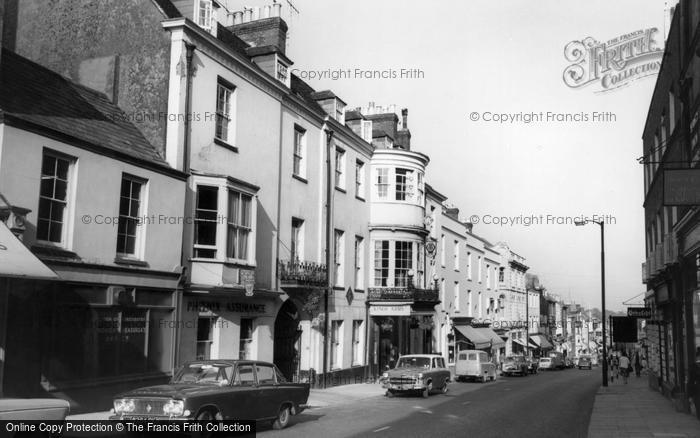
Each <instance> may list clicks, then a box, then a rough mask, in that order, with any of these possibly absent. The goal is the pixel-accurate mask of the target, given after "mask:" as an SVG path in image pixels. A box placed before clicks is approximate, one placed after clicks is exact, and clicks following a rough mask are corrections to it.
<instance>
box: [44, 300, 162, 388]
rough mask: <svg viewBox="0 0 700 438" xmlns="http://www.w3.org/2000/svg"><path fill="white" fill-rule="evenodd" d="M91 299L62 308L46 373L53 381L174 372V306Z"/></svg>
mask: <svg viewBox="0 0 700 438" xmlns="http://www.w3.org/2000/svg"><path fill="white" fill-rule="evenodd" d="M65 287H66V289H63V287H62V288H60V290H58V291H57V295H58V294H63V295H65V294H69V293H70V290H69V289H68V288H69V287H70V286H65ZM99 295H102V296H104V293H101V294H99ZM137 295H138V294H137ZM86 301H87V300H82V305H77V304H75V303H72V304H69V303H65V304H63V303H62V304H59V305H58V306H57V307H56V311H55V312H54V314H53V317H52V318H51V326H50V328H51V330H50V333H49V335H48V336H49V338H48V339H49V340H50V350H49V351H50V354H49V355H47V356H48V360H47V361H46V364H45V369H44V371H43V373H44V375H45V376H46V378H47V379H48V380H49V381H51V382H70V381H84V380H86V379H98V378H108V377H116V376H120V375H133V374H140V373H146V372H166V371H169V370H170V369H171V367H172V363H171V345H172V340H173V337H172V336H173V332H174V330H173V323H172V321H173V311H172V308H160V309H158V308H123V307H117V306H110V307H105V305H104V304H103V305H102V306H103V307H99V308H95V307H90V306H91V304H88V302H86ZM91 301H100V300H91Z"/></svg>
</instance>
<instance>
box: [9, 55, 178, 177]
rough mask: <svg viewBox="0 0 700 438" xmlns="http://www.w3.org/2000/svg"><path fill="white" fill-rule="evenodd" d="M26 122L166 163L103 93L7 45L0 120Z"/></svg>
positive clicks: (84, 140)
mask: <svg viewBox="0 0 700 438" xmlns="http://www.w3.org/2000/svg"><path fill="white" fill-rule="evenodd" d="M3 118H6V119H8V121H9V120H12V119H19V120H21V121H23V122H26V123H27V124H28V125H29V126H33V127H38V128H40V129H41V130H42V132H43V131H46V130H48V131H51V132H53V133H58V134H61V135H62V136H66V137H67V138H71V139H77V140H78V141H79V142H84V143H89V144H90V145H93V146H97V147H98V148H106V149H108V150H110V151H113V152H116V153H117V154H118V155H119V154H125V155H127V156H129V157H134V158H137V159H140V160H145V161H148V162H151V163H154V164H157V165H162V166H166V167H169V166H168V165H167V163H166V162H165V160H164V159H163V158H162V157H161V156H160V154H159V153H158V151H157V150H156V149H155V148H154V147H153V145H151V144H150V143H149V142H148V140H146V138H145V137H144V136H143V134H141V132H140V131H139V130H138V129H137V128H136V126H134V125H133V124H132V123H131V122H130V121H129V117H128V116H127V114H125V113H124V112H123V111H122V110H121V109H120V108H119V107H118V106H116V105H114V104H113V103H112V102H110V101H109V99H107V97H106V96H105V95H104V94H102V93H98V92H96V91H93V90H91V89H89V88H87V87H84V86H82V85H78V84H76V83H74V82H71V81H70V80H68V79H66V78H65V77H63V76H61V75H59V74H57V73H54V72H53V71H51V70H48V69H46V68H44V67H42V66H40V65H38V64H35V63H33V62H31V61H29V60H28V59H26V58H23V57H21V56H19V55H17V54H16V53H13V52H11V51H9V50H4V49H3V52H2V62H1V63H0V120H2V119H3Z"/></svg>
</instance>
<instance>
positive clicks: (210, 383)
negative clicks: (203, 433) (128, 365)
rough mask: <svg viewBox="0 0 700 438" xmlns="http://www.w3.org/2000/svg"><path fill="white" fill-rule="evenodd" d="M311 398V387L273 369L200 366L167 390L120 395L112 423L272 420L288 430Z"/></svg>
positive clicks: (248, 364) (185, 369)
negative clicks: (144, 420)
mask: <svg viewBox="0 0 700 438" xmlns="http://www.w3.org/2000/svg"><path fill="white" fill-rule="evenodd" d="M261 391H264V393H265V396H264V397H261V395H260V394H261ZM308 398H309V384H308V383H289V382H287V381H286V379H285V378H284V376H283V375H282V373H281V372H280V371H279V370H278V369H277V367H276V366H275V365H274V364H272V363H269V362H260V361H250V360H200V361H193V362H187V363H185V364H184V365H183V366H182V367H180V368H179V369H178V370H177V371H176V372H175V374H174V376H173V378H172V380H171V382H170V383H169V384H167V385H158V386H149V387H145V388H139V389H135V390H133V391H128V392H125V393H123V394H119V395H118V396H116V397H115V398H114V416H111V417H110V419H111V420H139V419H146V418H148V419H163V420H184V419H196V420H226V419H238V420H240V419H246V420H258V421H264V420H272V421H273V424H272V426H273V428H275V429H282V428H284V427H286V426H287V424H289V420H290V416H292V415H296V414H299V413H301V412H302V411H303V410H304V409H305V408H306V402H307V400H308Z"/></svg>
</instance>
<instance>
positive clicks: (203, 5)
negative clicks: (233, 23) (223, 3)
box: [197, 0, 214, 31]
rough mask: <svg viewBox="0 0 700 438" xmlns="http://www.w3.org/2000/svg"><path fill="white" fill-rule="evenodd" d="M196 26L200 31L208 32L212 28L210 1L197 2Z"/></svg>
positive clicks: (211, 6)
mask: <svg viewBox="0 0 700 438" xmlns="http://www.w3.org/2000/svg"><path fill="white" fill-rule="evenodd" d="M198 3H199V5H198V7H197V24H198V25H199V27H201V28H202V29H205V30H207V31H210V30H211V28H212V19H213V9H214V7H213V5H212V2H211V0H198Z"/></svg>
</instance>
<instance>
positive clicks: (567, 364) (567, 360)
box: [564, 357, 575, 368]
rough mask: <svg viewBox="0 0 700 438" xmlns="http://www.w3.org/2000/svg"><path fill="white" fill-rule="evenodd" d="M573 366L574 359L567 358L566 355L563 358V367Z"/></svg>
mask: <svg viewBox="0 0 700 438" xmlns="http://www.w3.org/2000/svg"><path fill="white" fill-rule="evenodd" d="M574 366H575V364H574V361H573V360H571V359H569V358H568V357H567V358H566V359H564V367H565V368H573V367H574Z"/></svg>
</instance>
